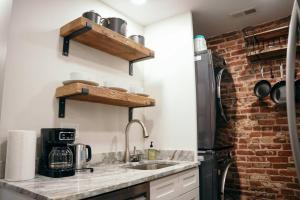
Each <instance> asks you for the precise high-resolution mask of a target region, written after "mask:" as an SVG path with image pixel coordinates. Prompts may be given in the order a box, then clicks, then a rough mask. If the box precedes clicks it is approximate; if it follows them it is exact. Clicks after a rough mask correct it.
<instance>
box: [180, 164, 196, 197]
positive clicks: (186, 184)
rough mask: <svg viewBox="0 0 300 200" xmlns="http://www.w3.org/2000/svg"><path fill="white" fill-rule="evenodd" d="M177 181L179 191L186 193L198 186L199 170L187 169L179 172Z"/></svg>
mask: <svg viewBox="0 0 300 200" xmlns="http://www.w3.org/2000/svg"><path fill="white" fill-rule="evenodd" d="M179 183H180V184H179V185H180V191H181V193H187V192H189V191H191V190H193V189H195V188H197V187H199V170H188V171H185V172H182V173H180V175H179Z"/></svg>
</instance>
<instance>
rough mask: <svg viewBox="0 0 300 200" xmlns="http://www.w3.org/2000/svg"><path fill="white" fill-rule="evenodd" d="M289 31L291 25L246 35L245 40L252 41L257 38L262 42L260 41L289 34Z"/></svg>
mask: <svg viewBox="0 0 300 200" xmlns="http://www.w3.org/2000/svg"><path fill="white" fill-rule="evenodd" d="M288 33H289V26H282V27H279V28H275V29H272V30H268V31H263V32H260V33H255V34H251V35H248V36H245V40H247V41H251V40H252V39H255V40H256V41H257V42H260V41H266V40H271V39H274V38H279V37H284V36H287V35H288Z"/></svg>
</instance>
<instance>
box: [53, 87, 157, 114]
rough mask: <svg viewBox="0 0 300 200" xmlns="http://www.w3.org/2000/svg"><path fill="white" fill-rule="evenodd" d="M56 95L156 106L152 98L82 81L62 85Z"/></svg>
mask: <svg viewBox="0 0 300 200" xmlns="http://www.w3.org/2000/svg"><path fill="white" fill-rule="evenodd" d="M55 96H56V98H60V99H73V100H79V101H88V102H94V103H102V104H108V105H115V106H122V107H129V108H138V107H149V106H155V100H154V99H152V98H148V97H144V96H139V95H135V94H131V93H127V92H120V91H117V90H112V89H109V88H104V87H96V86H91V85H86V84H82V83H72V84H69V85H64V86H61V87H59V88H57V89H56V95H55Z"/></svg>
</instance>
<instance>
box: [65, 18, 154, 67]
mask: <svg viewBox="0 0 300 200" xmlns="http://www.w3.org/2000/svg"><path fill="white" fill-rule="evenodd" d="M60 35H61V36H62V37H64V38H65V40H64V52H63V54H64V55H66V56H67V55H68V51H69V40H70V39H73V40H75V41H77V42H80V43H82V44H85V45H87V46H89V47H92V48H95V49H98V50H101V51H103V52H106V53H108V54H111V55H114V56H117V57H119V58H122V59H125V60H128V61H130V62H134V61H139V60H143V59H148V58H153V57H154V51H152V50H151V49H148V48H146V47H144V46H143V45H141V44H138V43H136V42H134V41H133V40H130V39H128V38H126V37H124V36H123V35H121V34H119V33H117V32H114V31H112V30H110V29H108V28H105V27H103V26H101V25H98V24H96V23H94V22H92V21H90V20H89V19H86V18H84V17H79V18H77V19H75V20H74V21H72V22H70V23H68V24H66V25H64V26H63V27H62V28H61V29H60Z"/></svg>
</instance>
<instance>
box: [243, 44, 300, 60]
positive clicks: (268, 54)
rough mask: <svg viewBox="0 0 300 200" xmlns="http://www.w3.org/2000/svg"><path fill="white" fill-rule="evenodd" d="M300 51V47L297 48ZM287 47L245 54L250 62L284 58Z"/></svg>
mask: <svg viewBox="0 0 300 200" xmlns="http://www.w3.org/2000/svg"><path fill="white" fill-rule="evenodd" d="M297 49H298V50H299V49H300V46H298V47H297ZM286 51H287V47H286V46H284V47H277V48H276V47H275V48H270V49H265V50H255V51H251V52H248V53H247V58H248V59H249V60H250V61H258V60H263V59H272V58H282V57H284V56H286Z"/></svg>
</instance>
